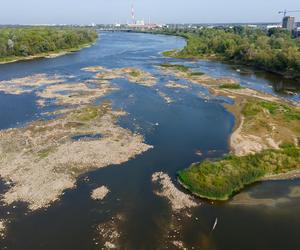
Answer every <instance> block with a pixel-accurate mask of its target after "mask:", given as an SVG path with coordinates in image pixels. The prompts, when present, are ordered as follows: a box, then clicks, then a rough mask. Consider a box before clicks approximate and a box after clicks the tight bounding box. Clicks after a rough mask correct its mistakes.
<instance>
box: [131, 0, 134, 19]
mask: <svg viewBox="0 0 300 250" xmlns="http://www.w3.org/2000/svg"><path fill="white" fill-rule="evenodd" d="M131 18H132V24H135V14H134V5H133V3H132V5H131Z"/></svg>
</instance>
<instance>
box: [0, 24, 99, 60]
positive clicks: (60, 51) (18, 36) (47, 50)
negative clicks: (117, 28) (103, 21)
mask: <svg viewBox="0 0 300 250" xmlns="http://www.w3.org/2000/svg"><path fill="white" fill-rule="evenodd" d="M97 38H98V34H97V32H96V30H94V29H88V28H74V27H63V28H62V27H26V28H25V27H24V28H1V29H0V41H1V42H0V64H5V63H12V62H16V61H26V60H32V59H37V58H54V57H58V56H61V55H65V54H68V53H72V52H76V51H79V50H81V49H83V48H86V47H89V46H91V45H92V44H94V43H95V42H96V40H97Z"/></svg>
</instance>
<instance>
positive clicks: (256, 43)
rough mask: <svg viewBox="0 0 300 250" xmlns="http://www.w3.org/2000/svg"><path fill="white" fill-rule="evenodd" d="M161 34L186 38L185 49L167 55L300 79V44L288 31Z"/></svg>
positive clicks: (242, 29)
mask: <svg viewBox="0 0 300 250" xmlns="http://www.w3.org/2000/svg"><path fill="white" fill-rule="evenodd" d="M158 33H162V34H167V35H175V36H181V37H184V38H185V39H186V40H187V44H186V46H185V48H184V49H183V50H181V51H179V52H177V53H175V52H166V53H164V55H166V56H169V57H178V58H207V59H222V60H227V61H232V62H238V63H240V64H245V65H251V66H254V67H257V68H260V69H263V70H267V71H271V72H274V73H278V74H281V75H284V76H287V77H292V78H299V77H300V42H299V39H298V38H294V37H293V36H292V35H291V32H289V31H287V30H284V29H277V28H274V29H269V30H266V31H264V30H261V29H253V28H249V27H241V26H236V27H233V28H219V27H218V28H213V29H211V28H204V29H201V30H200V29H199V30H194V29H193V30H192V29H163V30H160V31H158Z"/></svg>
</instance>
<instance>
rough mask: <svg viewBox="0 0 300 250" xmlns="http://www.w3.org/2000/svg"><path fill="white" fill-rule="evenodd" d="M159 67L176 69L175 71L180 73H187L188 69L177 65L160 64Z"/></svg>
mask: <svg viewBox="0 0 300 250" xmlns="http://www.w3.org/2000/svg"><path fill="white" fill-rule="evenodd" d="M159 66H160V67H163V68H171V69H176V70H178V71H181V72H188V71H189V67H187V66H184V65H179V64H170V63H162V64H160V65H159Z"/></svg>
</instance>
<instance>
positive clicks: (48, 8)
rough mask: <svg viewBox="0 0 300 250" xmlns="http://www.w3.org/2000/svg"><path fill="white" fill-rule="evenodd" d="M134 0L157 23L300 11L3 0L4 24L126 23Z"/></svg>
mask: <svg viewBox="0 0 300 250" xmlns="http://www.w3.org/2000/svg"><path fill="white" fill-rule="evenodd" d="M132 1H134V6H135V13H136V18H137V19H144V20H145V21H147V22H148V20H149V18H151V21H152V22H153V23H240V22H280V21H281V18H282V16H281V15H279V14H278V11H279V10H284V9H288V10H300V0H247V1H244V0H209V1H207V0H206V1H204V0H0V24H91V23H97V24H98V23H105V24H106V23H116V22H118V23H126V22H128V21H130V18H131V4H132ZM293 15H294V16H295V17H296V19H297V20H298V21H299V22H300V13H295V14H294V13H293Z"/></svg>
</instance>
